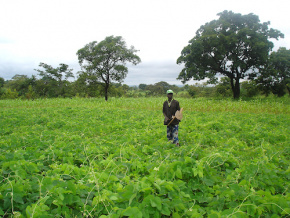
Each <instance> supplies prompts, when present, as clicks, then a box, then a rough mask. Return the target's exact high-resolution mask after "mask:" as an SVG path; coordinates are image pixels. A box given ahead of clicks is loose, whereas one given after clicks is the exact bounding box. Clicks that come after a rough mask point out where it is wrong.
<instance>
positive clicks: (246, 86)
mask: <svg viewBox="0 0 290 218" xmlns="http://www.w3.org/2000/svg"><path fill="white" fill-rule="evenodd" d="M258 94H259V89H258V86H257V84H256V82H255V81H244V82H242V83H241V95H242V96H244V97H249V98H251V97H254V96H257V95H258Z"/></svg>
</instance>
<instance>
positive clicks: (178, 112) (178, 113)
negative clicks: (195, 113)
mask: <svg viewBox="0 0 290 218" xmlns="http://www.w3.org/2000/svg"><path fill="white" fill-rule="evenodd" d="M182 111H183V108H181V109H180V111H176V113H175V116H172V118H173V119H172V120H171V121H170V122H169V123H168V124H167V126H169V125H170V124H171V123H172V122H173V120H175V118H176V119H178V120H181V119H182Z"/></svg>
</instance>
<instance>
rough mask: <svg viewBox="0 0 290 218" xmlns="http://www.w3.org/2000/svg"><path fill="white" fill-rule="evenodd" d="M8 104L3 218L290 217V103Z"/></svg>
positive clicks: (1, 110)
mask: <svg viewBox="0 0 290 218" xmlns="http://www.w3.org/2000/svg"><path fill="white" fill-rule="evenodd" d="M178 100H179V101H180V104H181V106H182V107H184V108H185V111H184V119H183V120H182V122H181V124H180V131H179V137H180V143H181V147H179V148H177V147H175V146H173V145H172V144H170V143H169V142H167V141H166V134H165V131H166V128H165V126H163V125H162V123H163V122H162V121H163V116H162V111H161V106H162V103H163V101H164V98H130V99H128V98H110V99H109V101H108V102H105V100H104V99H100V98H99V99H98V98H73V99H68V98H66V99H36V100H34V101H23V100H2V101H0V166H1V167H0V181H1V182H0V216H3V217H259V216H262V217H288V216H289V215H290V207H289V202H290V194H289V179H290V168H289V166H290V164H289V157H290V154H289V152H290V149H289V145H290V139H289V132H290V107H289V106H290V101H289V98H288V97H283V98H263V99H255V100H250V101H242V100H241V101H233V100H227V99H223V100H215V99H209V98H196V99H188V98H187V99H185V98H178Z"/></svg>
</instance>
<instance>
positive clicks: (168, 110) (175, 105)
mask: <svg viewBox="0 0 290 218" xmlns="http://www.w3.org/2000/svg"><path fill="white" fill-rule="evenodd" d="M179 110H180V106H179V102H178V101H176V100H174V99H172V100H171V104H170V107H169V105H168V101H165V102H164V103H163V114H165V115H166V116H167V117H168V118H169V120H168V121H166V119H165V120H164V125H167V124H168V123H169V122H170V121H171V120H172V116H175V113H176V111H179ZM179 122H180V121H179V120H178V119H176V118H175V119H174V120H173V121H172V123H171V124H170V125H178V124H179Z"/></svg>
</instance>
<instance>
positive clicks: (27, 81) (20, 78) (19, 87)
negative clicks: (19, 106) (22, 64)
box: [5, 74, 36, 96]
mask: <svg viewBox="0 0 290 218" xmlns="http://www.w3.org/2000/svg"><path fill="white" fill-rule="evenodd" d="M35 81H36V78H35V76H32V77H31V78H29V77H28V76H27V75H20V74H16V75H15V76H13V77H12V79H11V80H9V81H7V83H6V84H5V87H6V88H9V89H11V90H14V91H16V92H17V93H18V95H19V96H25V93H27V92H28V87H29V85H34V84H35Z"/></svg>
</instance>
